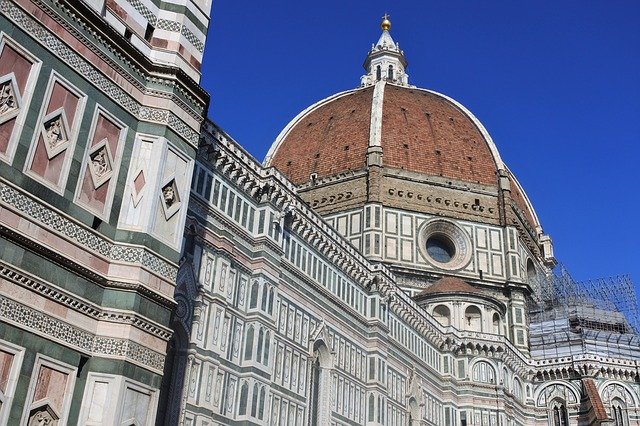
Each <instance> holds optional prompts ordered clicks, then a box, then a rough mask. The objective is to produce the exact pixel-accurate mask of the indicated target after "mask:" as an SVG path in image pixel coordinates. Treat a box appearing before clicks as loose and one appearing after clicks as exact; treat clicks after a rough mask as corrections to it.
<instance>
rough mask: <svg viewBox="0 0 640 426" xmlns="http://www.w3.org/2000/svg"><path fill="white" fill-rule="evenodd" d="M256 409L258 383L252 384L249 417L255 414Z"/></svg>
mask: <svg viewBox="0 0 640 426" xmlns="http://www.w3.org/2000/svg"><path fill="white" fill-rule="evenodd" d="M257 411H258V384H257V383H255V384H254V385H253V395H252V397H251V417H255V416H256V412H257Z"/></svg>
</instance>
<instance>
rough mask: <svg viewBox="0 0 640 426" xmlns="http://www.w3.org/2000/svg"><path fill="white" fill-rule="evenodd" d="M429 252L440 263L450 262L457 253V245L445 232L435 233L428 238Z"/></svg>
mask: <svg viewBox="0 0 640 426" xmlns="http://www.w3.org/2000/svg"><path fill="white" fill-rule="evenodd" d="M427 254H429V257H431V258H432V259H433V260H435V261H436V262H439V263H449V262H451V259H453V257H454V256H455V255H456V246H455V245H454V244H453V241H451V239H450V238H449V237H447V236H446V235H444V234H433V235H431V236H430V237H429V238H428V239H427Z"/></svg>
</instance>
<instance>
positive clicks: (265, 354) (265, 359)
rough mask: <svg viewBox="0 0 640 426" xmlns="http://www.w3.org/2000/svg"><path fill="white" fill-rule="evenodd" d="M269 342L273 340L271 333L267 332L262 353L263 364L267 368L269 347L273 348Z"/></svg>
mask: <svg viewBox="0 0 640 426" xmlns="http://www.w3.org/2000/svg"><path fill="white" fill-rule="evenodd" d="M269 340H271V333H269V331H267V333H266V334H265V335H264V350H263V351H262V354H263V355H262V363H263V364H264V365H266V366H268V365H269V347H270V346H271V342H269Z"/></svg>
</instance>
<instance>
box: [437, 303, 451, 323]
mask: <svg viewBox="0 0 640 426" xmlns="http://www.w3.org/2000/svg"><path fill="white" fill-rule="evenodd" d="M433 318H434V319H435V320H436V321H438V322H439V323H440V324H442V325H444V326H445V327H446V326H449V325H451V309H449V307H448V306H447V305H438V306H436V307H435V308H433Z"/></svg>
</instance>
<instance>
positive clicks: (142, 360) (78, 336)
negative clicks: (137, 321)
mask: <svg viewBox="0 0 640 426" xmlns="http://www.w3.org/2000/svg"><path fill="white" fill-rule="evenodd" d="M0 318H2V319H3V320H4V321H7V322H10V323H13V324H16V325H19V326H21V327H24V328H28V329H30V331H32V332H35V333H37V334H41V335H45V336H47V337H48V338H52V339H54V340H59V341H62V342H64V343H65V344H67V345H69V346H73V347H75V348H77V349H78V350H80V351H82V352H86V353H90V354H92V355H96V356H105V357H109V356H117V357H126V358H127V359H128V360H130V361H132V362H134V363H136V364H139V365H141V366H144V367H146V368H148V369H150V370H154V371H156V372H159V373H161V372H162V369H163V368H164V354H162V353H159V352H156V351H154V350H152V349H149V348H148V347H146V346H144V345H141V344H139V343H137V342H133V341H131V340H127V339H119V338H115V337H102V336H96V335H94V334H93V333H90V332H88V331H85V330H82V329H80V328H78V327H75V326H73V325H71V324H68V323H66V322H63V321H61V320H59V319H57V318H54V317H51V316H49V315H47V314H45V313H42V312H40V311H38V310H37V309H34V308H32V307H29V306H26V305H23V304H22V303H19V302H16V301H15V300H11V299H8V298H6V297H4V296H0Z"/></svg>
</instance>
